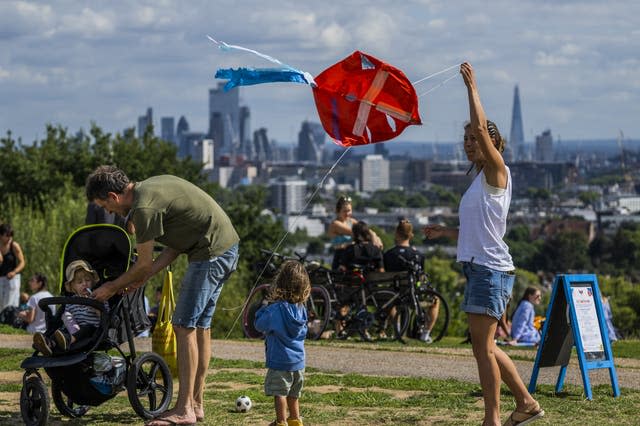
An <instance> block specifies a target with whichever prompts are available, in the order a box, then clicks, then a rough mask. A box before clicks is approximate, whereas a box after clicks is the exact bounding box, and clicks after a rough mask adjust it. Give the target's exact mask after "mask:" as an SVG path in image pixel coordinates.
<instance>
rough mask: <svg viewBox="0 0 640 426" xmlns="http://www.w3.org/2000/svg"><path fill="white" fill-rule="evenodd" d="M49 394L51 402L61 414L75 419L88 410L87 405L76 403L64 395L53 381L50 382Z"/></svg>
mask: <svg viewBox="0 0 640 426" xmlns="http://www.w3.org/2000/svg"><path fill="white" fill-rule="evenodd" d="M51 396H52V397H53V403H54V404H55V406H56V408H57V409H58V411H59V412H60V414H62V415H63V416H67V417H70V418H72V419H75V418H77V417H82V416H84V415H85V414H86V413H87V411H89V406H87V405H77V404H75V403H74V402H73V401H71V399H70V398H69V397H68V396H66V395H65V394H64V393H63V392H62V389H61V387H60V385H59V384H57V383H56V382H55V381H52V382H51Z"/></svg>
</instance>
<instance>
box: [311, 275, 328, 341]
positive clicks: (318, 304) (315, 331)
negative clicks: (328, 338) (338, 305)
mask: <svg viewBox="0 0 640 426" xmlns="http://www.w3.org/2000/svg"><path fill="white" fill-rule="evenodd" d="M306 307H307V339H310V340H318V339H319V338H320V336H322V333H323V332H324V330H325V329H326V328H327V325H328V324H329V318H330V316H331V298H330V297H329V292H328V291H327V290H326V289H325V288H324V287H311V294H310V295H309V299H307V302H306Z"/></svg>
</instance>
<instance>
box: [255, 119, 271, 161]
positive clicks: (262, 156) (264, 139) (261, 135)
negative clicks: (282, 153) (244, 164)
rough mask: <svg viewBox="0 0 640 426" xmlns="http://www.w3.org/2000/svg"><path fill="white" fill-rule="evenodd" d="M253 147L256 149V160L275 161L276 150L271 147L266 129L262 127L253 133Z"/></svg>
mask: <svg viewBox="0 0 640 426" xmlns="http://www.w3.org/2000/svg"><path fill="white" fill-rule="evenodd" d="M253 147H254V149H255V160H258V161H272V160H273V159H274V156H275V152H274V151H275V150H274V147H273V146H271V142H270V141H269V137H268V136H267V129H266V128H264V127H261V128H260V129H258V130H256V131H255V132H253Z"/></svg>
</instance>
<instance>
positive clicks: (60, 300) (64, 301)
mask: <svg viewBox="0 0 640 426" xmlns="http://www.w3.org/2000/svg"><path fill="white" fill-rule="evenodd" d="M49 305H87V306H91V307H92V308H96V309H98V310H99V311H100V312H101V313H106V312H107V310H106V309H105V307H104V302H99V301H97V300H95V299H89V298H88V297H77V296H73V297H71V296H57V297H45V298H43V299H40V301H39V302H38V306H40V309H42V310H43V311H45V310H49Z"/></svg>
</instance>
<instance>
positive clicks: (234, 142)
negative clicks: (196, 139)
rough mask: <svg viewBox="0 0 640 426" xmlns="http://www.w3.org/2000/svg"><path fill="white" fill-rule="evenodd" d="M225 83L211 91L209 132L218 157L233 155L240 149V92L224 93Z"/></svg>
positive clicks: (237, 90) (236, 90)
mask: <svg viewBox="0 0 640 426" xmlns="http://www.w3.org/2000/svg"><path fill="white" fill-rule="evenodd" d="M224 85H225V83H219V84H218V88H216V89H209V132H208V135H209V137H210V138H212V139H213V140H214V143H215V147H216V155H217V156H220V155H223V154H224V155H232V154H234V153H235V152H236V151H237V150H238V149H239V137H240V90H239V89H237V88H236V89H233V90H229V91H228V92H225V91H224Z"/></svg>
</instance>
